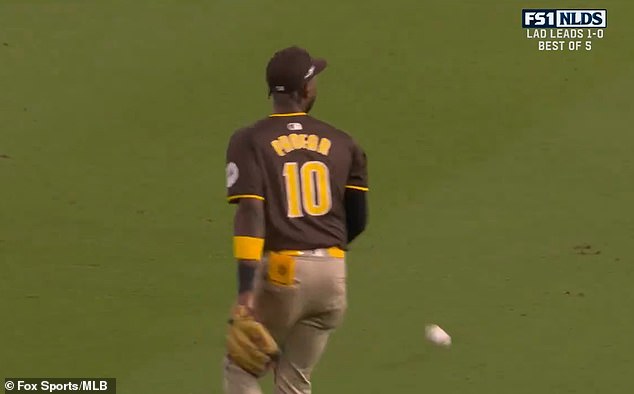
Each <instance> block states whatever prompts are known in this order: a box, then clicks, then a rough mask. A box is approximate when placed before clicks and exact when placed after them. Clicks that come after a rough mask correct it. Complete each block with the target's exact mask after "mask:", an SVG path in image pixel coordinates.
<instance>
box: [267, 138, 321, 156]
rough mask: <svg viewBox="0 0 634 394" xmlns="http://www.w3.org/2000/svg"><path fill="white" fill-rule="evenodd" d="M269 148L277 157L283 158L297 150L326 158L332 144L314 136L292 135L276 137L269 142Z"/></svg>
mask: <svg viewBox="0 0 634 394" xmlns="http://www.w3.org/2000/svg"><path fill="white" fill-rule="evenodd" d="M271 146H272V147H273V149H274V150H275V153H277V155H278V156H285V155H286V154H287V153H289V152H292V151H294V150H297V149H306V150H310V151H313V152H317V153H320V154H322V155H324V156H328V154H329V153H330V147H331V146H332V142H331V141H330V140H329V139H328V138H325V137H320V136H318V135H316V134H296V133H292V134H288V135H281V136H279V137H277V138H276V139H274V140H273V141H271Z"/></svg>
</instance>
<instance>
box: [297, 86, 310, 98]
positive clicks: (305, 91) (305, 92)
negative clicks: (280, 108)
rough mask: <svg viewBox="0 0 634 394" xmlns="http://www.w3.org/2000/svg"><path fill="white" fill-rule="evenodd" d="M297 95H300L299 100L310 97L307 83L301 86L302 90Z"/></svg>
mask: <svg viewBox="0 0 634 394" xmlns="http://www.w3.org/2000/svg"><path fill="white" fill-rule="evenodd" d="M299 93H300V96H301V97H300V98H301V99H305V98H308V96H309V95H310V92H309V88H308V84H307V83H305V84H304V86H302V89H301V90H300V92H299Z"/></svg>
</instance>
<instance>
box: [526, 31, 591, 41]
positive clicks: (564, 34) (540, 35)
mask: <svg viewBox="0 0 634 394" xmlns="http://www.w3.org/2000/svg"><path fill="white" fill-rule="evenodd" d="M596 34H597V33H596V32H592V31H586V30H584V29H532V30H526V38H535V39H544V38H553V39H554V38H557V39H561V38H572V39H583V38H594V37H595V36H596Z"/></svg>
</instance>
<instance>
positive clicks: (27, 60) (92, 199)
mask: <svg viewBox="0 0 634 394" xmlns="http://www.w3.org/2000/svg"><path fill="white" fill-rule="evenodd" d="M599 3H600V4H599ZM599 6H600V7H601V8H607V9H608V14H609V18H608V20H609V22H608V28H607V29H606V30H605V37H604V38H603V39H602V40H595V41H594V48H593V50H592V51H590V52H586V51H580V52H556V53H546V52H540V51H538V50H537V43H536V42H534V41H531V40H528V39H527V38H526V35H525V32H524V31H523V30H522V28H521V21H520V10H521V9H522V8H538V7H548V8H565V7H574V8H588V7H590V8H594V7H599ZM633 17H634V3H632V1H630V0H620V1H618V0H611V1H608V0H606V1H601V2H597V1H582V0H579V1H564V0H562V1H559V2H552V1H541V0H539V1H538V0H535V1H531V2H529V1H524V0H522V1H507V0H489V1H485V0H433V1H425V2H422V1H418V0H393V1H385V0H366V1H364V2H353V1H343V0H321V1H304V0H294V1H290V0H274V1H273V0H267V1H248V0H232V1H230V0H211V1H200V0H198V1H194V0H187V1H186V0H182V1H177V0H173V1H166V0H156V1H150V0H135V1H123V0H110V1H105V0H102V1H97V0H95V1H79V0H75V1H61V0H59V1H54V0H50V1H35V0H31V1H21V0H0V155H1V156H0V268H1V271H0V316H2V317H1V318H0V321H1V322H2V323H1V324H0V378H3V377H9V376H23V377H28V376H32V377H33V376H59V377H62V376H64V377H65V376H109V377H116V378H118V386H119V392H120V393H123V394H164V393H182V394H203V393H214V394H215V393H220V392H221V379H220V377H221V368H220V366H221V357H222V354H223V346H224V332H225V325H224V322H225V319H226V317H227V313H228V309H229V306H230V303H231V302H232V300H233V297H234V292H235V283H234V275H235V274H234V264H233V262H232V258H231V244H230V237H231V215H232V211H233V210H232V208H231V207H230V206H228V205H226V204H225V198H224V196H225V189H224V186H225V179H224V151H225V147H226V143H227V140H228V137H229V135H230V134H231V133H232V131H233V130H234V129H236V128H238V127H240V126H243V125H246V124H248V123H250V122H252V121H253V120H255V119H257V118H259V117H262V116H264V115H266V114H268V112H269V105H270V103H269V102H268V101H267V99H266V88H265V84H264V66H265V64H266V61H267V60H268V58H269V57H270V55H271V54H272V53H273V52H274V51H275V50H276V49H279V48H282V47H285V46H288V45H292V44H299V45H302V46H305V47H307V48H308V49H309V50H310V51H311V52H312V53H313V54H315V55H320V56H324V57H326V58H327V59H328V60H329V63H330V66H329V69H328V70H327V71H326V73H324V74H323V76H322V77H321V78H320V84H319V89H320V96H319V99H318V102H317V105H316V107H315V111H314V115H315V116H317V117H320V118H323V119H325V120H327V121H329V122H331V123H334V124H336V125H338V126H339V127H341V128H343V129H345V130H348V131H349V132H350V133H351V134H353V135H354V136H355V137H356V139H357V140H358V141H360V143H361V144H362V145H363V146H364V147H365V149H366V151H367V153H368V157H369V160H370V176H371V187H372V191H371V218H370V228H369V230H368V232H367V233H366V234H365V235H364V236H363V237H362V238H361V239H360V240H359V241H358V242H357V243H356V244H355V245H354V247H353V249H352V251H351V253H350V255H349V271H350V281H349V286H350V310H349V313H348V316H347V320H346V322H345V325H344V326H343V327H342V329H341V330H340V331H338V332H337V333H336V335H335V336H334V337H333V339H332V341H331V343H330V347H329V350H328V352H327V354H326V355H325V357H324V359H323V361H322V363H321V364H320V365H319V367H318V369H317V371H316V372H315V376H314V383H315V386H314V387H315V390H314V391H315V393H317V394H319V393H329V394H343V393H346V394H347V393H364V394H392V393H446V394H454V393H455V394H458V393H461V394H462V393H468V394H471V393H473V394H489V393H509V394H535V393H540V394H543V393H553V394H558V393H580V394H589V393H601V394H617V393H618V394H620V393H630V392H632V388H633V387H634V376H633V375H632V371H634V352H633V350H634V339H632V338H633V336H632V333H633V332H634V313H633V305H634V288H633V287H632V283H634V207H633V203H634V182H633V181H634V154H633V151H634V133H633V129H634V127H633V126H632V125H633V124H634V93H633V92H634V51H633V50H632V37H634V24H632V18H633ZM581 247H584V248H585V249H583V248H581ZM428 322H436V323H438V324H440V325H441V326H443V327H444V328H446V329H447V330H448V331H449V332H450V333H451V334H452V335H453V338H454V345H453V346H452V348H450V349H439V348H434V347H432V346H430V345H428V344H426V343H425V341H424V339H423V327H424V325H425V324H426V323H428ZM267 387H268V386H267ZM269 392H270V391H269Z"/></svg>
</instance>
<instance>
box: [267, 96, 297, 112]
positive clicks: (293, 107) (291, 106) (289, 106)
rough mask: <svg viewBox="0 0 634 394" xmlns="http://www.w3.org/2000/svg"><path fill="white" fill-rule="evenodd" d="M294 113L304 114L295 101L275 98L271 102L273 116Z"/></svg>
mask: <svg viewBox="0 0 634 394" xmlns="http://www.w3.org/2000/svg"><path fill="white" fill-rule="evenodd" d="M296 112H304V108H303V107H302V105H301V104H300V103H298V102H297V101H295V100H290V99H286V97H284V98H283V99H281V98H277V99H276V100H275V101H274V102H273V113H274V114H292V113H296Z"/></svg>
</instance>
